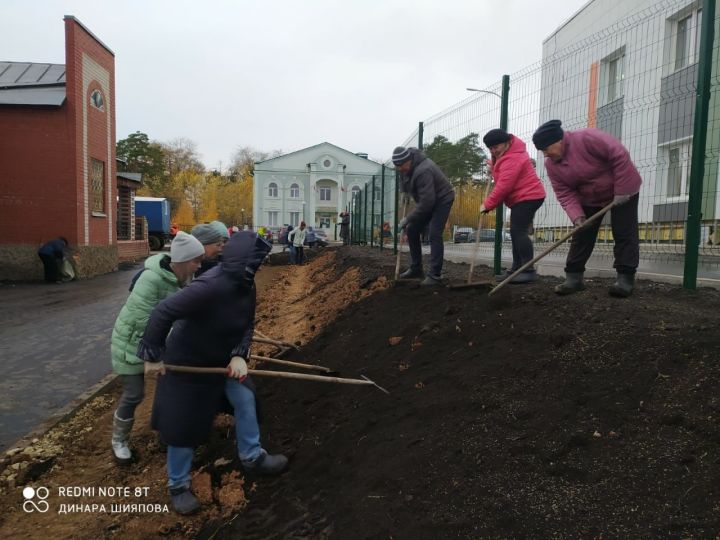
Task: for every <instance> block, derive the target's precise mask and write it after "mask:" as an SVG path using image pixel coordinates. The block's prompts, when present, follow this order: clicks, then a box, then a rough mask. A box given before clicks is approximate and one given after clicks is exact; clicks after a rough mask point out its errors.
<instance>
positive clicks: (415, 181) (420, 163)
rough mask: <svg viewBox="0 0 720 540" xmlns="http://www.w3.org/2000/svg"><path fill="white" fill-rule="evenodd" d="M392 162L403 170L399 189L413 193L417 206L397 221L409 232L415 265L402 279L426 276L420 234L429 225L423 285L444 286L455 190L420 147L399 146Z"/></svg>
mask: <svg viewBox="0 0 720 540" xmlns="http://www.w3.org/2000/svg"><path fill="white" fill-rule="evenodd" d="M392 161H393V164H394V165H395V167H396V170H397V171H398V172H399V173H400V191H402V192H403V193H406V194H408V195H410V196H412V198H413V200H414V201H415V203H416V205H415V209H414V210H413V211H412V213H411V214H410V215H409V216H406V217H404V218H403V219H402V220H401V221H400V223H399V224H398V228H399V229H400V230H403V229H405V232H406V233H407V239H408V246H409V247H410V258H411V260H412V264H411V266H410V268H409V269H408V270H406V271H405V272H403V273H402V274H400V277H401V278H404V279H409V278H419V277H422V275H423V268H422V249H421V245H420V235H421V234H422V232H423V230H424V229H425V227H426V226H428V225H429V228H430V231H429V237H430V267H429V270H428V273H427V276H426V277H425V280H424V281H422V282H421V283H420V284H421V285H423V286H437V285H442V282H441V273H442V266H443V255H444V250H445V245H444V244H443V237H442V235H443V231H444V230H445V224H446V223H447V220H448V217H449V216H450V209H451V208H452V205H453V202H454V201H455V190H454V189H453V187H452V184H451V183H450V182H449V181H448V179H447V178H446V177H445V175H444V174H443V172H442V171H441V170H440V168H439V167H438V166H437V165H436V164H435V163H434V162H433V161H432V160H431V159H429V158H427V157H425V154H423V153H422V152H421V151H420V150H418V149H417V148H405V147H403V146H398V147H396V148H395V150H393V155H392Z"/></svg>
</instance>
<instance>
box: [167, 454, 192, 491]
mask: <svg viewBox="0 0 720 540" xmlns="http://www.w3.org/2000/svg"><path fill="white" fill-rule="evenodd" d="M193 451H194V448H189V447H186V446H170V445H168V447H167V473H168V487H169V488H171V489H172V488H178V487H182V486H186V487H190V469H191V468H192V458H193Z"/></svg>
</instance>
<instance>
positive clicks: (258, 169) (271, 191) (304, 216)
mask: <svg viewBox="0 0 720 540" xmlns="http://www.w3.org/2000/svg"><path fill="white" fill-rule="evenodd" d="M381 170H382V165H381V164H380V163H376V162H375V161H372V160H370V159H368V158H367V154H362V153H358V154H354V153H352V152H350V151H348V150H345V149H343V148H340V147H339V146H335V145H334V144H330V143H328V142H323V143H320V144H317V145H315V146H310V147H308V148H304V149H302V150H297V151H295V152H290V153H289V154H285V155H282V156H278V157H276V158H272V159H268V160H265V161H259V162H257V163H255V176H254V184H253V197H254V201H253V224H254V226H255V228H257V227H261V226H265V227H282V226H283V225H286V224H289V225H292V226H293V227H295V226H297V225H298V224H299V223H300V222H301V221H305V223H307V225H309V226H314V227H323V228H327V229H331V230H334V228H335V224H336V223H337V222H338V214H339V213H340V212H342V211H344V210H350V205H351V202H352V194H353V192H354V191H359V190H361V189H363V188H364V186H365V184H366V183H369V182H372V177H373V175H375V176H376V179H377V181H378V182H379V179H380V175H381ZM386 174H388V173H387V172H386ZM393 178H394V175H393Z"/></svg>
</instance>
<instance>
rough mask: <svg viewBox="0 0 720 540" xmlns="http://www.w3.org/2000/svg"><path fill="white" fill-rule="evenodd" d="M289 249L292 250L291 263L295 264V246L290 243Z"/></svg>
mask: <svg viewBox="0 0 720 540" xmlns="http://www.w3.org/2000/svg"><path fill="white" fill-rule="evenodd" d="M288 251H289V252H290V264H295V256H296V255H295V246H293V245H292V244H290V245H289V246H288Z"/></svg>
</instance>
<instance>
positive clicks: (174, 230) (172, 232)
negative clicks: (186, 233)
mask: <svg viewBox="0 0 720 540" xmlns="http://www.w3.org/2000/svg"><path fill="white" fill-rule="evenodd" d="M179 230H180V229H179V228H178V224H177V223H173V224H172V225H171V227H170V239H171V240H172V239H173V238H175V235H177V233H178V231H179Z"/></svg>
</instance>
